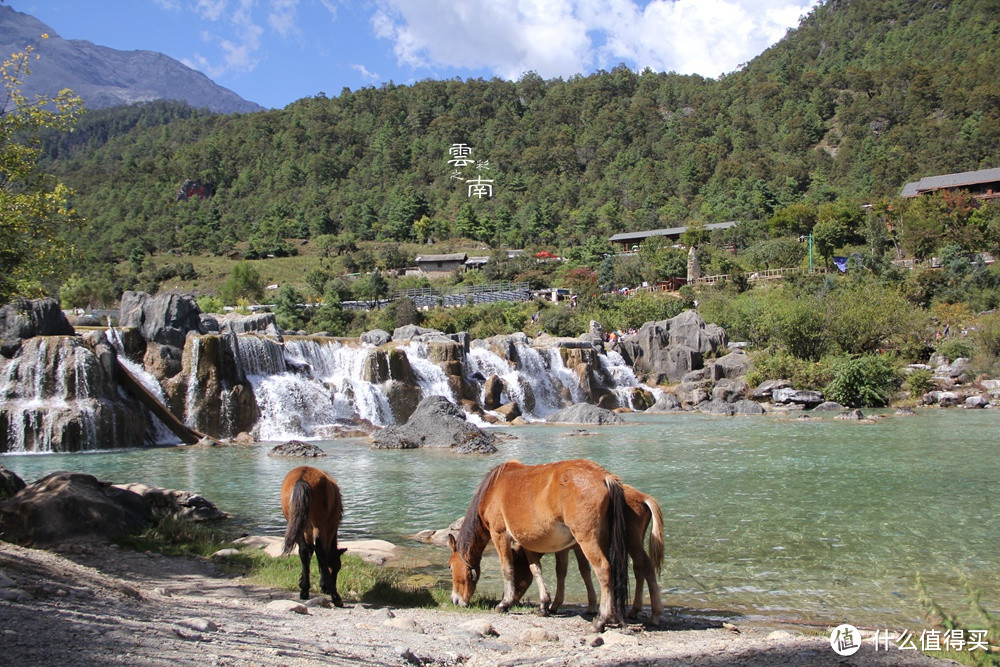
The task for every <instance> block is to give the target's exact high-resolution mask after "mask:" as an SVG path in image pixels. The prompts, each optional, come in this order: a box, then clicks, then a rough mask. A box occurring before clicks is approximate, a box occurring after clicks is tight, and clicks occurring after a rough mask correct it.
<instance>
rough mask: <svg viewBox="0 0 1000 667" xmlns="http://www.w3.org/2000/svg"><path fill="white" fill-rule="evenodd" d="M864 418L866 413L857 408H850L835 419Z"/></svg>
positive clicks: (859, 419) (854, 419)
mask: <svg viewBox="0 0 1000 667" xmlns="http://www.w3.org/2000/svg"><path fill="white" fill-rule="evenodd" d="M864 418H865V416H864V414H863V413H862V412H861V410H858V409H857V408H855V409H854V410H848V411H847V412H845V413H843V414H840V415H837V416H836V417H834V419H846V420H848V421H861V420H862V419H864Z"/></svg>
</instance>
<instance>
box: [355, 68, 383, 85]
mask: <svg viewBox="0 0 1000 667" xmlns="http://www.w3.org/2000/svg"><path fill="white" fill-rule="evenodd" d="M351 69H353V70H354V71H355V72H357V73H358V74H360V75H361V77H362V78H364V79H369V80H371V81H378V80H380V79H381V78H382V77H381V76H379V75H378V74H377V73H376V72H372V71H371V70H369V69H368V68H367V67H365V66H364V65H351Z"/></svg>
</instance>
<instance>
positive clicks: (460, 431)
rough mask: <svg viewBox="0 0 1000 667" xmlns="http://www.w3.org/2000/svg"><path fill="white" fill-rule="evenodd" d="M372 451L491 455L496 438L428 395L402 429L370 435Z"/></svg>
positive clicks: (440, 399) (448, 403) (446, 402)
mask: <svg viewBox="0 0 1000 667" xmlns="http://www.w3.org/2000/svg"><path fill="white" fill-rule="evenodd" d="M371 440H372V448H373V449H416V448H418V447H448V448H451V449H452V450H453V451H456V452H462V453H478V454H492V453H494V452H496V451H497V447H496V437H495V436H493V435H492V434H491V433H486V432H484V431H483V430H482V429H480V428H479V427H478V426H476V425H475V424H472V423H471V422H469V421H468V420H466V418H465V413H464V412H463V411H462V409H461V408H459V407H458V406H456V405H455V404H454V403H452V402H451V401H449V400H448V399H447V398H445V397H443V396H428V397H427V398H425V399H423V400H422V401H420V404H419V405H418V406H417V409H416V410H415V411H414V413H413V414H412V415H411V416H410V419H409V420H408V421H407V422H406V424H405V425H403V426H387V427H385V428H383V429H382V430H380V431H376V432H375V433H373V434H372V435H371Z"/></svg>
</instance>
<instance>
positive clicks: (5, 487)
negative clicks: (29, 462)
mask: <svg viewBox="0 0 1000 667" xmlns="http://www.w3.org/2000/svg"><path fill="white" fill-rule="evenodd" d="M24 487H25V483H24V480H23V479H21V478H20V477H18V476H17V473H16V472H14V471H13V470H8V469H7V468H5V467H4V466H2V465H0V500H7V499H8V498H10V497H11V496H13V495H14V494H16V493H17V492H18V491H20V490H21V489H23V488H24Z"/></svg>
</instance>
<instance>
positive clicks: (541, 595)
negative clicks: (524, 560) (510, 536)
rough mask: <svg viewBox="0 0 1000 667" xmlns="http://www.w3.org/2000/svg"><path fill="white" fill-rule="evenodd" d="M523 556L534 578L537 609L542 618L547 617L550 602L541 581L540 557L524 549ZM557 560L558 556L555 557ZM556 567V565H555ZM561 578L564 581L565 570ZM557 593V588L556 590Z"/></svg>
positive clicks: (547, 591)
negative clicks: (536, 590)
mask: <svg viewBox="0 0 1000 667" xmlns="http://www.w3.org/2000/svg"><path fill="white" fill-rule="evenodd" d="M524 555H526V556H527V557H528V567H529V568H530V569H531V575H532V576H533V577H534V578H535V585H536V586H538V608H539V611H540V612H541V614H542V616H548V615H549V602H550V601H551V600H552V598H551V596H550V595H549V589H547V588H546V587H545V581H543V580H542V555H541V554H539V553H535V552H534V551H528V550H527V549H525V551H524ZM556 558H557V559H558V554H557V555H556ZM557 567H558V563H557ZM563 575H564V576H563V578H564V579H565V568H564V571H563ZM556 590H557V591H558V587H557V589H556Z"/></svg>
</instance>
